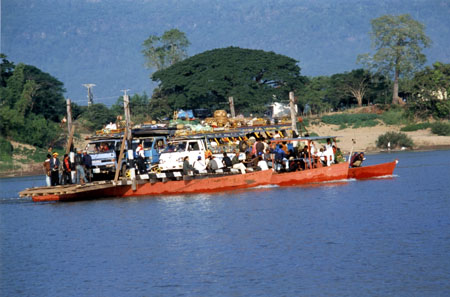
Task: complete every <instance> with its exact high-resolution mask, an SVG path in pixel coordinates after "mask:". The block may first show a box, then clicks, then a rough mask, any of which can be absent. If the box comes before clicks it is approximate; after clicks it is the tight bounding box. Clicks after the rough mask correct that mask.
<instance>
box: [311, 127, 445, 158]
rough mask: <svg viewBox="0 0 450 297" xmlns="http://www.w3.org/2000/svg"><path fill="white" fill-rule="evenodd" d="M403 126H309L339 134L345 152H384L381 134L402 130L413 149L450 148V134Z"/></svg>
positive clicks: (317, 130)
mask: <svg viewBox="0 0 450 297" xmlns="http://www.w3.org/2000/svg"><path fill="white" fill-rule="evenodd" d="M401 127H402V126H390V125H385V124H380V125H377V126H375V127H361V128H356V129H355V128H346V129H339V126H337V125H326V124H323V123H321V124H319V125H314V126H310V127H308V131H309V132H314V133H317V134H318V135H322V136H327V135H330V136H339V137H338V146H339V147H340V148H341V150H342V151H343V152H344V153H349V152H350V151H353V152H357V151H361V152H366V153H379V152H382V151H383V150H381V149H380V148H377V146H376V141H377V139H378V137H379V136H380V135H383V134H385V133H387V132H401V133H404V134H406V135H408V136H409V137H411V139H412V140H413V142H414V147H413V150H418V151H423V150H440V149H450V136H438V135H436V134H433V133H432V132H431V129H430V128H428V129H424V130H418V131H412V132H403V131H400V129H401Z"/></svg>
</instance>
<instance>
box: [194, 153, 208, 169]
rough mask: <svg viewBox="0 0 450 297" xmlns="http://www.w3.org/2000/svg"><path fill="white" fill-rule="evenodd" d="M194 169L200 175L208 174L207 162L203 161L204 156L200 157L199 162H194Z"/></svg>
mask: <svg viewBox="0 0 450 297" xmlns="http://www.w3.org/2000/svg"><path fill="white" fill-rule="evenodd" d="M194 168H195V170H197V171H198V172H199V173H206V165H205V162H203V161H202V156H198V157H197V160H196V161H194Z"/></svg>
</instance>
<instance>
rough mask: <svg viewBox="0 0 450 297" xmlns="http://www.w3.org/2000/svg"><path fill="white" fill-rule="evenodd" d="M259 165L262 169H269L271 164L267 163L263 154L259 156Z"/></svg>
mask: <svg viewBox="0 0 450 297" xmlns="http://www.w3.org/2000/svg"><path fill="white" fill-rule="evenodd" d="M258 160H259V161H258V167H259V168H260V169H261V170H269V166H268V165H267V161H266V160H264V159H263V156H262V154H260V155H259V156H258Z"/></svg>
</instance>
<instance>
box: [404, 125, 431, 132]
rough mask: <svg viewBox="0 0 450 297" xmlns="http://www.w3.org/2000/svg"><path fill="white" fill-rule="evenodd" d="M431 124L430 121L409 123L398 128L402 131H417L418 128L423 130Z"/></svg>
mask: <svg viewBox="0 0 450 297" xmlns="http://www.w3.org/2000/svg"><path fill="white" fill-rule="evenodd" d="M431 126H432V125H431V124H430V123H416V124H409V125H407V126H405V127H402V128H401V129H400V130H401V131H403V132H412V131H418V130H425V129H428V128H430V127H431Z"/></svg>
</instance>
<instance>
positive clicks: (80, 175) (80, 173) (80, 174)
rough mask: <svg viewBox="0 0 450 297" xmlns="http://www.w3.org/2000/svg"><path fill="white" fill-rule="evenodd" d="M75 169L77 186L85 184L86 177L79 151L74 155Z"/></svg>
mask: <svg viewBox="0 0 450 297" xmlns="http://www.w3.org/2000/svg"><path fill="white" fill-rule="evenodd" d="M75 169H76V170H77V184H80V183H81V184H82V185H84V183H87V180H86V175H85V173H84V167H83V156H82V155H81V150H77V154H76V155H75Z"/></svg>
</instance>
